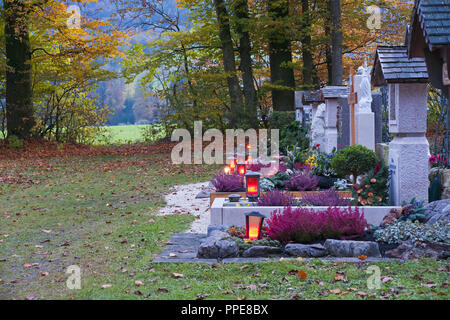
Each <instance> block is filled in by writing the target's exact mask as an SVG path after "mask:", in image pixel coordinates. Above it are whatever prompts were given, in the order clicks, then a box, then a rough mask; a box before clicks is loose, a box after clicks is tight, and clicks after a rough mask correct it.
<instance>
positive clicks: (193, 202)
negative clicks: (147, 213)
mask: <svg viewBox="0 0 450 320" xmlns="http://www.w3.org/2000/svg"><path fill="white" fill-rule="evenodd" d="M208 184H209V182H200V183H195V184H186V185H180V186H174V187H171V188H170V193H169V194H167V195H166V196H165V200H166V203H167V206H166V207H164V208H162V209H160V210H159V211H158V215H169V214H183V213H189V214H192V215H194V216H195V221H194V222H192V224H191V226H190V228H189V230H188V231H186V232H189V233H205V234H206V233H207V231H208V225H209V220H210V214H209V197H208V198H201V199H196V198H195V197H196V196H197V194H198V193H199V192H200V191H202V190H203V189H204V190H206V191H209V189H208Z"/></svg>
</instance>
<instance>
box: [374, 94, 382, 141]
mask: <svg viewBox="0 0 450 320" xmlns="http://www.w3.org/2000/svg"><path fill="white" fill-rule="evenodd" d="M382 100H383V99H382V97H381V94H380V93H372V112H373V113H374V114H375V144H377V143H382V142H383V106H382V104H383V101H382Z"/></svg>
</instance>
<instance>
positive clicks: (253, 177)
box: [245, 171, 261, 201]
mask: <svg viewBox="0 0 450 320" xmlns="http://www.w3.org/2000/svg"><path fill="white" fill-rule="evenodd" d="M260 177H261V174H260V173H259V172H251V171H248V172H247V173H246V174H245V192H246V196H247V198H248V200H249V201H256V200H257V199H258V197H259V195H260V192H261V191H260V185H259V179H260Z"/></svg>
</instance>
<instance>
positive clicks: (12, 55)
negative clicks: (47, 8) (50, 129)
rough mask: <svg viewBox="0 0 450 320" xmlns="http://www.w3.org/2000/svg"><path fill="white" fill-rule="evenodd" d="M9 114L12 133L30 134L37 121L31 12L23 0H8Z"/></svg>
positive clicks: (6, 49) (7, 94) (7, 68)
mask: <svg viewBox="0 0 450 320" xmlns="http://www.w3.org/2000/svg"><path fill="white" fill-rule="evenodd" d="M3 9H4V10H3V12H4V26H5V29H4V34H5V51H4V52H5V58H6V83H5V88H6V90H5V91H6V92H5V96H6V117H7V119H8V121H7V131H8V135H15V136H17V137H19V138H21V139H24V138H27V137H28V136H29V135H30V133H31V130H32V128H33V127H34V125H35V119H34V108H33V88H32V67H31V63H30V62H31V45H30V35H29V27H28V24H29V14H30V10H31V7H30V5H29V3H28V2H25V1H23V0H4V1H3Z"/></svg>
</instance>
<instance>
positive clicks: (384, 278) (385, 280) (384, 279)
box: [381, 276, 394, 283]
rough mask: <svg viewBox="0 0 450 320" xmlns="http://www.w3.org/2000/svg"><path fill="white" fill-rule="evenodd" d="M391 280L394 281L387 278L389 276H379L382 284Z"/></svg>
mask: <svg viewBox="0 0 450 320" xmlns="http://www.w3.org/2000/svg"><path fill="white" fill-rule="evenodd" d="M391 280H394V278H392V277H389V276H381V282H383V283H386V282H389V281H391Z"/></svg>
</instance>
